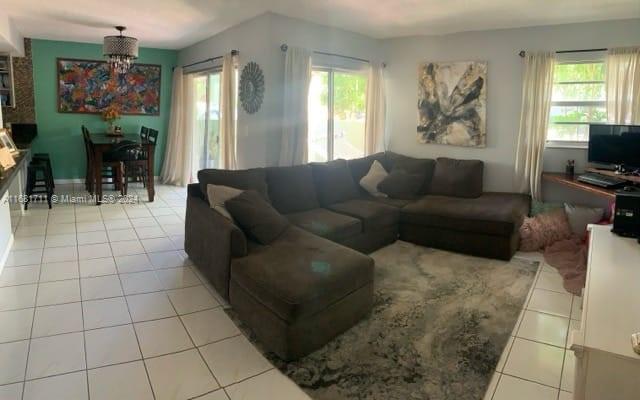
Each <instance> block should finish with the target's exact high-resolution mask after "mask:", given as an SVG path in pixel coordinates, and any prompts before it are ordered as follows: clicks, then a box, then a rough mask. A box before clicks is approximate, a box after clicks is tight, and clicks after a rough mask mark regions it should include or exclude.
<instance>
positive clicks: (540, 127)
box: [515, 52, 556, 199]
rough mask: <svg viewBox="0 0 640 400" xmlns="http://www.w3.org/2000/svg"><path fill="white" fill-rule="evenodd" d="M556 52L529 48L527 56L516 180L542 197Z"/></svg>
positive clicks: (523, 189)
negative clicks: (541, 183)
mask: <svg viewBox="0 0 640 400" xmlns="http://www.w3.org/2000/svg"><path fill="white" fill-rule="evenodd" d="M555 56H556V55H555V53H553V52H539V53H529V52H527V54H526V55H525V57H524V76H523V79H522V108H521V111H520V131H519V133H518V147H517V149H516V168H515V179H516V182H515V183H516V187H517V189H518V191H520V192H521V193H531V195H532V196H533V198H534V199H540V197H541V188H540V178H541V175H542V155H543V152H544V144H545V139H546V137H547V128H548V126H549V112H550V108H551V94H552V91H553V67H554V65H555Z"/></svg>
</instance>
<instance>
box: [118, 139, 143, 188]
mask: <svg viewBox="0 0 640 400" xmlns="http://www.w3.org/2000/svg"><path fill="white" fill-rule="evenodd" d="M112 152H113V154H114V156H115V157H116V158H117V159H118V160H120V161H121V162H122V164H123V165H124V174H123V181H122V194H123V195H125V196H126V195H127V193H128V191H129V182H136V181H137V180H138V178H140V179H141V180H142V182H143V184H144V182H145V181H146V179H147V174H148V168H147V164H146V160H141V158H142V155H143V154H144V147H143V146H142V145H141V144H140V143H135V142H123V143H119V144H117V145H115V146H114V147H113V150H112Z"/></svg>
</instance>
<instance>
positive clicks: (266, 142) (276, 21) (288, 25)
mask: <svg viewBox="0 0 640 400" xmlns="http://www.w3.org/2000/svg"><path fill="white" fill-rule="evenodd" d="M283 43H286V44H287V45H289V46H301V47H306V48H308V49H311V50H317V51H325V52H331V53H337V54H344V55H350V56H354V57H359V58H365V59H374V60H375V59H377V56H378V54H379V53H380V48H379V41H377V40H375V39H372V38H368V37H366V36H363V35H359V34H356V33H352V32H347V31H343V30H339V29H335V28H329V27H325V26H321V25H316V24H312V23H308V22H304V21H300V20H297V19H293V18H288V17H285V16H281V15H277V14H272V13H266V14H263V15H260V16H258V17H256V18H253V19H251V20H249V21H246V22H244V23H242V24H239V25H237V26H235V27H233V28H230V29H228V30H226V31H224V32H222V33H220V34H218V35H215V36H213V37H211V38H209V39H206V40H204V41H202V42H200V43H197V44H195V45H193V46H190V47H188V48H186V49H183V50H181V51H180V53H179V55H178V63H179V64H180V65H184V64H189V63H191V62H195V61H200V60H203V59H206V58H209V57H214V56H218V55H222V54H223V53H225V52H227V51H230V50H232V49H236V50H238V51H239V52H240V56H239V58H240V71H241V70H242V67H243V66H244V64H246V63H247V62H249V61H255V62H257V63H258V64H259V65H260V67H261V68H262V70H263V72H264V76H265V97H264V102H263V104H262V107H261V108H260V110H259V111H258V112H257V113H255V114H251V115H250V114H247V113H246V112H245V111H244V110H243V109H242V107H239V109H238V148H239V149H241V151H240V152H239V154H238V163H239V166H240V167H241V168H249V167H260V166H265V165H276V164H277V162H278V160H279V156H280V135H281V132H282V128H281V126H282V104H283V98H282V97H283V83H284V53H283V52H282V51H281V50H280V45H281V44H283Z"/></svg>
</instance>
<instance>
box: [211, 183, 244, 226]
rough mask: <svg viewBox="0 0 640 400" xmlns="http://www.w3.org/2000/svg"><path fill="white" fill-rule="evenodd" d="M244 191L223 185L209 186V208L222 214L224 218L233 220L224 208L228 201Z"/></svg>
mask: <svg viewBox="0 0 640 400" xmlns="http://www.w3.org/2000/svg"><path fill="white" fill-rule="evenodd" d="M242 192H243V190H240V189H236V188H232V187H229V186H222V185H207V197H208V198H209V206H210V207H211V208H213V209H214V210H215V211H217V212H218V213H220V214H221V215H222V216H223V217H225V218H229V219H230V220H233V218H232V217H231V214H229V211H227V208H226V207H225V206H224V203H225V202H226V201H227V200H231V199H233V198H234V197H236V196H237V195H239V194H240V193H242Z"/></svg>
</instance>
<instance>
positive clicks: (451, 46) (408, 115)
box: [383, 19, 640, 197]
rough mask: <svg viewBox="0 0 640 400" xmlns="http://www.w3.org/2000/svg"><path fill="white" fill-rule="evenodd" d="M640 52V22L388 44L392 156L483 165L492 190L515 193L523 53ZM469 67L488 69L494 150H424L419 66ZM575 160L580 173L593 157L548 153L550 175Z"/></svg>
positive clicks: (425, 38) (414, 39)
mask: <svg viewBox="0 0 640 400" xmlns="http://www.w3.org/2000/svg"><path fill="white" fill-rule="evenodd" d="M638 44H640V20H637V19H636V20H624V21H609V22H596V23H585V24H571V25H557V26H545V27H535V28H520V29H505V30H495V31H483V32H467V33H460V34H452V35H445V36H421V37H408V38H398V39H391V40H385V41H383V46H384V58H385V60H386V62H387V71H386V72H387V93H388V100H387V103H388V107H389V114H388V117H387V118H388V121H389V127H390V135H391V142H390V149H391V150H393V151H397V152H400V153H404V154H409V155H414V156H420V157H438V156H446V157H454V158H474V159H480V160H483V161H484V162H485V189H486V190H498V191H509V190H512V189H513V168H514V163H515V148H516V142H517V136H518V125H519V119H520V103H521V95H522V90H521V85H522V59H521V58H520V57H519V56H518V54H517V53H518V52H519V51H520V50H530V51H535V50H572V49H585V48H587V49H588V48H600V47H616V46H629V45H638ZM465 60H482V61H487V62H488V76H487V85H488V86H487V147H486V148H484V149H472V148H462V147H453V146H445V145H435V144H418V142H417V139H416V124H417V99H418V97H417V95H418V89H417V68H418V64H419V63H421V62H425V61H465ZM567 159H575V160H576V163H577V168H578V170H581V169H582V168H583V167H584V165H585V164H586V151H585V150H568V149H547V151H546V152H545V170H549V171H561V170H563V168H564V164H565V162H566V160H567ZM551 195H557V193H551ZM560 197H562V196H560Z"/></svg>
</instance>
